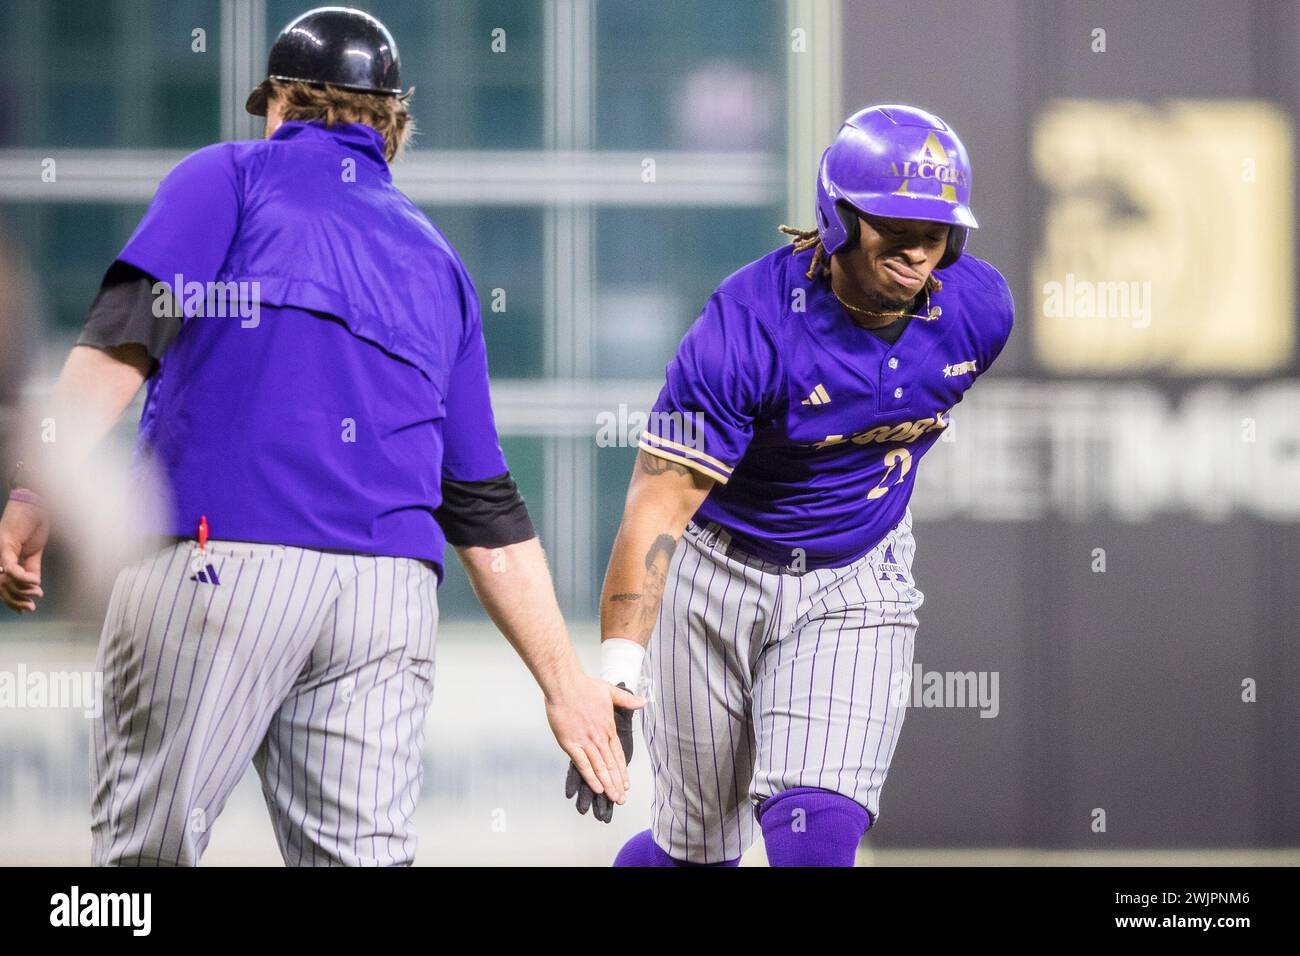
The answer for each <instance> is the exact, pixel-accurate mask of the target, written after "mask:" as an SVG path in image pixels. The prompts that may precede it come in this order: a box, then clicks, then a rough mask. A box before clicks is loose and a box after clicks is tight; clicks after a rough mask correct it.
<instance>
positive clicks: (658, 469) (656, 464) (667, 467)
mask: <svg viewBox="0 0 1300 956" xmlns="http://www.w3.org/2000/svg"><path fill="white" fill-rule="evenodd" d="M636 466H637V467H638V468H639V469H641V470H642V471H643V472H645V473H646V474H647V475H662V474H664V473H665V472H675V473H676V474H679V475H689V474H691V469H689V468H687V467H686V466H685V465H679V464H678V463H677V462H675V461H669V460H668V459H667V458H660V457H659V456H658V455H651V454H649V453H648V452H644V451H643V452H638V453H637V456H636Z"/></svg>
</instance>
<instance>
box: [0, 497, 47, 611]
mask: <svg viewBox="0 0 1300 956" xmlns="http://www.w3.org/2000/svg"><path fill="white" fill-rule="evenodd" d="M49 537H50V526H49V518H48V515H47V514H46V511H45V509H44V508H41V507H39V506H37V505H32V504H28V503H27V502H25V501H13V500H11V501H10V502H9V503H8V505H7V506H6V507H5V510H4V515H3V516H2V517H0V602H3V603H4V605H5V607H7V608H9V610H11V611H14V612H16V613H18V614H24V613H26V614H30V613H31V612H33V611H35V610H36V601H37V599H38V598H43V597H45V592H44V591H42V590H41V555H42V554H43V553H44V551H45V543H46V541H48V540H49Z"/></svg>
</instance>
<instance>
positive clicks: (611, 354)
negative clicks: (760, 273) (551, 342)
mask: <svg viewBox="0 0 1300 956" xmlns="http://www.w3.org/2000/svg"><path fill="white" fill-rule="evenodd" d="M781 221H782V212H781V209H780V207H779V206H776V205H773V206H760V207H752V208H743V207H742V208H728V209H700V208H687V209H664V208H653V209H646V208H615V209H604V210H601V212H600V215H599V216H598V218H597V226H596V228H597V239H598V241H597V243H596V247H597V248H598V249H599V250H600V254H599V258H598V259H597V263H596V267H597V293H596V310H597V313H596V368H597V369H598V370H599V373H600V375H601V376H602V377H604V378H639V379H646V378H651V379H660V380H661V379H662V378H663V374H664V366H665V365H666V364H667V363H668V362H669V361H670V360H671V359H672V357H673V355H674V354H675V353H676V351H677V343H678V341H679V340H680V339H681V337H682V334H683V333H684V332H685V331H686V329H687V328H688V327H689V326H690V324H691V323H692V322H694V321H695V317H696V316H698V315H699V314H700V310H701V309H703V308H704V303H705V302H706V301H707V300H708V298H709V296H710V295H711V294H712V293H713V290H714V289H716V288H717V287H718V285H719V284H720V283H721V282H722V280H723V279H725V278H726V277H727V276H729V275H730V274H731V273H733V272H735V271H736V270H737V269H739V268H740V267H741V266H743V265H746V264H747V263H749V262H752V261H753V260H755V259H757V258H759V257H760V256H763V255H766V254H767V253H768V252H771V251H772V250H773V249H775V248H777V247H778V246H780V245H782V244H783V243H784V242H786V241H788V239H787V237H785V236H783V235H782V234H781V233H779V232H778V231H777V226H778V225H780V223H781Z"/></svg>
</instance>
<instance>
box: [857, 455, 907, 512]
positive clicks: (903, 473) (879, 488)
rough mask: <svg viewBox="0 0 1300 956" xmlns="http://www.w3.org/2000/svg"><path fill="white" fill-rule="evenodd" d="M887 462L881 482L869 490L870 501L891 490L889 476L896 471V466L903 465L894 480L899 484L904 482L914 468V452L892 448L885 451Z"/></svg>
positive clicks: (868, 497) (868, 498)
mask: <svg viewBox="0 0 1300 956" xmlns="http://www.w3.org/2000/svg"><path fill="white" fill-rule="evenodd" d="M885 464H886V465H888V466H889V467H888V468H886V469H885V473H884V475H882V476H881V478H880V483H879V484H877V485H876V487H874V488H872V489H871V490H870V491H868V492H867V500H868V501H874V500H875V499H876V498H880V497H882V496H883V495H884V494H885V493H886V492H887V491H889V489H890V484H889V476H890V475H892V474H893V473H894V468H895V467H897V466H900V465H901V466H902V467H900V468H899V469H898V478H897V479H896V480H895V481H894V484H895V485H899V484H902V483H903V479H904V478H906V477H907V473H908V472H909V471H911V470H912V453H911V452H909V451H908V450H907V449H906V448H892V449H890V450H889V451H887V452H885Z"/></svg>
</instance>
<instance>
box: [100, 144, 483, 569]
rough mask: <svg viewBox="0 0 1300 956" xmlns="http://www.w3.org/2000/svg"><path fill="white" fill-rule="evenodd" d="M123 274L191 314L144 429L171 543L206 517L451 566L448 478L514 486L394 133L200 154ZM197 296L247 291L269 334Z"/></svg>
mask: <svg viewBox="0 0 1300 956" xmlns="http://www.w3.org/2000/svg"><path fill="white" fill-rule="evenodd" d="M118 258H119V259H121V260H123V261H125V262H127V263H130V264H131V265H134V266H136V267H138V268H139V269H142V270H143V271H145V272H147V273H149V274H150V275H152V276H154V277H155V278H156V279H158V280H159V281H161V282H163V283H165V284H166V285H168V286H169V287H171V288H172V291H173V293H174V294H176V295H177V298H178V299H180V300H182V301H183V304H184V307H185V317H184V324H183V326H182V328H181V331H180V333H179V334H178V335H177V337H176V339H175V341H174V342H173V343H172V345H171V346H170V347H169V348H168V350H167V352H166V353H165V354H164V355H163V357H162V361H161V363H160V368H159V371H158V372H157V374H156V375H154V376H153V377H152V378H151V379H150V381H149V388H148V394H147V397H146V402H145V410H144V413H143V415H142V417H141V423H140V440H139V450H140V453H141V455H142V457H148V458H151V459H152V461H153V462H154V463H155V465H156V466H157V468H158V470H159V471H160V472H161V474H162V476H163V477H164V478H165V479H166V482H167V485H168V491H169V492H170V496H171V501H170V503H169V507H168V509H167V511H166V514H165V519H166V526H165V527H162V528H158V529H153V530H155V531H157V532H159V533H163V534H170V535H176V536H179V537H193V536H194V534H195V529H196V528H197V527H198V522H199V518H200V516H202V515H206V517H207V520H208V525H209V527H210V529H211V534H212V537H213V538H214V539H224V540H228V541H251V542H265V543H271V544H282V545H295V546H299V547H304V548H316V549H322V550H331V551H344V552H353V553H359V554H373V555H386V556H394V557H409V558H419V559H425V560H429V561H433V562H435V563H438V564H439V567H441V561H442V556H443V545H444V538H443V534H442V531H441V529H440V528H439V527H438V524H437V522H436V520H435V519H434V511H435V510H436V509H437V508H438V506H439V505H440V504H441V492H440V483H441V480H442V478H443V477H447V478H451V479H456V480H461V481H476V480H481V479H485V478H491V477H495V476H497V475H500V474H502V473H504V472H505V471H506V470H507V468H506V463H505V458H504V456H503V455H502V452H501V447H500V445H499V443H498V440H497V433H496V426H495V423H494V421H493V416H492V408H491V405H490V402H489V394H488V372H487V357H486V350H485V347H484V342H483V331H482V326H481V320H480V315H479V306H478V296H477V294H476V293H475V290H474V287H473V284H472V283H471V282H470V279H469V276H468V274H467V273H466V270H465V267H464V265H463V264H462V263H461V261H460V259H459V257H458V256H457V255H456V252H455V250H453V249H452V247H451V245H450V243H449V242H448V241H447V239H446V237H444V236H443V235H442V233H441V232H439V231H438V230H437V229H436V228H435V227H434V226H433V225H432V224H431V223H430V222H429V221H428V219H426V218H425V217H424V215H423V214H422V213H421V212H420V211H419V210H418V209H417V208H416V207H415V206H414V205H413V204H412V203H411V202H410V200H409V199H407V198H406V197H405V196H404V195H403V194H402V193H401V192H400V191H398V190H397V188H396V187H394V186H393V184H392V177H391V174H390V173H389V169H388V164H387V162H386V161H385V159H384V152H383V138H382V137H381V136H380V134H379V133H378V132H376V131H375V130H373V129H371V128H370V127H368V126H363V125H359V124H346V123H345V124H340V125H337V126H335V127H331V128H326V127H324V126H323V125H320V124H317V123H302V122H288V123H285V124H283V125H282V126H281V127H280V128H279V129H278V130H277V131H276V132H275V133H274V134H273V135H272V136H271V138H270V139H268V140H265V141H257V142H239V143H222V144H218V145H216V146H210V147H207V148H205V149H202V150H199V151H198V152H196V153H194V154H193V155H191V156H189V157H188V158H186V159H185V160H184V161H182V162H181V163H180V164H179V165H178V166H177V167H176V168H175V169H174V170H173V171H172V172H171V173H170V174H168V176H167V178H166V179H165V180H164V181H163V183H162V185H161V186H159V188H158V193H157V195H156V196H155V197H154V200H153V202H152V204H151V205H150V207H149V210H148V212H147V213H146V214H145V216H144V218H143V220H141V222H140V225H139V227H138V228H137V229H136V231H135V234H134V235H132V237H131V239H130V240H129V241H128V242H127V244H126V247H125V248H124V249H123V250H122V252H121V254H120V255H119V257H118ZM194 283H197V284H198V285H197V286H196V288H200V287H201V288H207V287H208V284H231V285H228V286H227V288H228V289H234V292H233V293H232V294H233V295H235V296H237V297H238V298H239V300H240V302H241V303H242V305H243V306H245V307H246V306H248V305H250V304H251V302H250V300H255V301H256V303H257V305H258V312H257V313H256V317H255V319H254V318H249V317H248V315H247V313H244V312H241V313H239V314H230V311H231V310H230V309H229V308H226V307H223V308H217V307H216V306H215V305H214V302H213V299H212V298H210V297H209V298H207V299H205V298H204V296H203V295H193V294H190V293H189V292H188V291H186V290H187V289H188V288H189V286H190V285H191V284H194ZM178 286H179V288H178ZM214 312H218V313H221V314H213V313H214Z"/></svg>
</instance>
